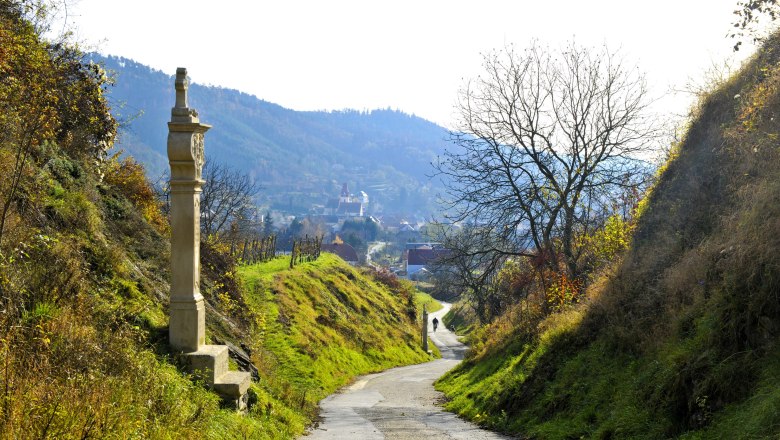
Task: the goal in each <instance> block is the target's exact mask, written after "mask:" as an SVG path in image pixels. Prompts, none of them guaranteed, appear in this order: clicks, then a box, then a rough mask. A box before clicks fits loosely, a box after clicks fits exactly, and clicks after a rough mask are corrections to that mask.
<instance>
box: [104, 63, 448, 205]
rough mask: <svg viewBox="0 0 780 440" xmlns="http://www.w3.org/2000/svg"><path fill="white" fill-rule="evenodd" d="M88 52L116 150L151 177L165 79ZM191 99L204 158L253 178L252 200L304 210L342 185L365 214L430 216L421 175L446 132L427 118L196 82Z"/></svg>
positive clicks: (166, 105)
mask: <svg viewBox="0 0 780 440" xmlns="http://www.w3.org/2000/svg"><path fill="white" fill-rule="evenodd" d="M90 57H91V58H92V59H93V60H95V61H96V62H100V63H102V64H104V65H105V68H106V69H108V70H109V71H110V72H112V74H113V75H114V76H115V82H114V85H113V87H111V88H109V95H108V96H109V100H110V102H111V104H112V107H114V109H115V111H117V112H119V113H120V114H121V116H120V119H124V120H125V121H126V123H125V124H123V126H122V128H121V129H120V140H119V142H118V146H119V148H122V149H124V150H125V151H126V152H127V153H129V154H130V155H132V156H133V157H135V158H137V159H138V160H140V161H141V162H142V163H143V164H144V165H145V166H146V167H147V168H148V169H149V170H150V173H151V175H152V176H158V175H160V174H161V173H162V172H163V171H165V170H166V169H167V159H166V151H165V145H166V143H165V140H166V136H167V126H166V123H167V121H168V118H169V112H170V107H171V106H172V105H173V92H172V89H171V86H170V85H171V84H172V77H171V76H170V75H166V74H165V73H163V72H160V71H157V70H154V69H151V68H149V67H147V66H144V65H142V64H140V63H137V62H135V61H132V60H129V59H126V58H121V57H115V56H108V57H102V56H100V55H97V54H92V55H90ZM175 67H176V66H171V69H173V68H175ZM193 74H194V75H195V77H194V79H195V80H197V72H193ZM190 102H191V104H192V106H193V107H194V108H197V109H198V111H199V112H200V116H201V120H202V121H205V122H206V123H208V124H211V125H213V126H214V129H212V130H211V131H210V132H209V133H208V136H207V142H206V148H207V150H208V151H207V154H208V156H209V158H210V160H213V161H217V162H220V163H223V164H226V165H229V166H231V167H234V168H238V169H241V170H242V171H245V172H247V173H249V174H250V176H251V177H252V178H254V179H256V180H257V181H258V182H259V183H260V184H262V186H263V189H264V190H263V191H262V195H261V200H260V203H261V204H269V205H270V206H271V207H273V208H275V209H279V210H283V211H287V212H293V213H307V212H308V211H309V209H310V208H311V205H312V204H314V203H318V204H324V203H325V202H326V201H327V199H328V197H335V196H336V195H338V194H339V191H340V189H341V185H342V183H344V182H347V183H348V184H349V187H350V189H351V190H352V191H353V192H357V191H366V192H367V193H368V194H369V196H370V197H371V202H372V207H371V209H373V210H381V209H385V210H387V211H391V212H409V213H414V212H416V211H420V212H421V213H431V212H433V209H434V205H433V198H434V196H435V194H436V189H435V188H434V187H435V186H436V183H435V182H434V181H431V179H429V178H428V177H427V175H429V174H431V172H432V169H431V166H430V164H431V162H432V161H434V160H435V158H436V156H437V155H438V154H440V153H441V152H442V151H443V149H444V146H445V144H446V139H447V137H448V135H447V131H446V130H445V129H444V128H442V127H440V126H437V125H436V124H433V123H431V122H428V121H426V120H424V119H421V118H418V117H416V116H411V115H407V114H404V113H402V112H399V111H394V110H372V111H369V112H362V111H355V110H345V111H334V112H322V111H319V112H314V111H310V112H300V111H294V110H289V109H286V108H284V107H281V106H279V105H277V104H273V103H270V102H267V101H263V100H261V99H258V98H256V97H254V96H251V95H248V94H246V93H242V92H239V91H236V90H230V89H224V88H220V87H211V86H202V85H199V84H197V83H194V84H193V85H192V86H191V87H190Z"/></svg>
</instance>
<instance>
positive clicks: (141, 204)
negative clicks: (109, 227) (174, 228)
mask: <svg viewBox="0 0 780 440" xmlns="http://www.w3.org/2000/svg"><path fill="white" fill-rule="evenodd" d="M104 182H106V183H107V184H109V185H113V186H115V187H116V188H117V189H118V190H119V192H120V193H121V194H122V195H124V196H125V197H127V198H128V199H130V200H131V201H132V202H133V205H134V206H135V207H136V209H138V211H139V212H140V213H141V215H142V216H143V217H144V219H145V220H146V221H147V222H149V224H151V225H152V226H154V228H155V229H157V231H158V232H160V233H161V234H165V233H167V232H168V230H169V228H170V225H169V224H168V219H167V218H166V217H165V216H164V215H163V213H162V211H161V203H160V201H159V200H158V199H157V195H156V194H155V192H154V190H153V189H152V187H151V185H150V184H149V182H148V181H147V180H146V171H145V170H144V167H143V165H141V164H140V163H138V162H136V161H135V160H134V159H133V158H131V157H127V158H125V159H123V160H119V153H117V154H115V155H114V156H112V157H111V158H110V159H109V160H108V162H107V164H106V169H105V176H104Z"/></svg>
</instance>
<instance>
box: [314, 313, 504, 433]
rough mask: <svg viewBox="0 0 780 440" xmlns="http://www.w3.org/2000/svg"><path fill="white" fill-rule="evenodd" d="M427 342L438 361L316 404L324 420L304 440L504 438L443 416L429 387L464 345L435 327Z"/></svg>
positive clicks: (382, 376)
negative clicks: (437, 353) (436, 352)
mask: <svg viewBox="0 0 780 440" xmlns="http://www.w3.org/2000/svg"><path fill="white" fill-rule="evenodd" d="M443 304H444V309H442V310H440V311H438V312H435V313H431V315H430V316H429V320H432V319H433V318H434V317H438V318H439V321H441V318H442V316H444V314H445V313H447V310H449V308H450V305H449V304H445V303H443ZM428 334H429V336H430V337H431V340H433V342H434V343H435V344H436V345H437V346H438V347H439V350H440V351H441V354H442V359H437V360H434V361H431V362H426V363H424V364H419V365H411V366H408V367H399V368H393V369H391V370H387V371H383V372H381V373H377V374H370V375H367V376H362V377H359V378H358V380H357V381H356V382H355V383H354V384H352V385H351V386H349V387H346V388H344V389H342V390H341V391H339V392H338V393H336V394H332V395H330V396H328V397H326V398H325V399H323V400H322V401H321V402H320V409H321V416H322V418H323V420H322V421H321V422H320V424H319V426H318V427H317V428H315V429H313V430H312V431H311V432H310V433H309V434H308V436H307V437H305V439H306V440H325V439H329V440H345V439H359V440H381V439H399V440H406V439H430V440H433V439H462V440H488V439H506V438H508V437H503V436H501V435H498V434H496V433H493V432H490V431H485V430H483V429H480V428H478V427H477V426H476V425H473V424H471V423H469V422H466V421H464V420H461V419H459V418H458V417H457V416H455V414H453V413H450V412H447V411H444V410H443V409H442V408H441V407H440V406H438V405H437V402H440V401H441V400H442V398H443V397H444V396H443V394H442V393H440V392H438V391H436V390H434V389H433V382H434V381H435V380H436V379H438V378H439V377H440V376H441V375H443V374H444V373H445V372H447V370H449V369H451V368H452V367H454V366H455V365H457V364H458V362H460V360H461V359H463V353H464V351H465V350H466V346H465V345H463V344H462V343H461V342H460V341H458V339H457V337H456V336H455V335H454V334H453V333H451V332H450V331H448V330H447V329H445V328H444V326H441V325H440V326H439V329H438V330H437V331H436V333H433V328H432V327H431V325H430V321H429V326H428Z"/></svg>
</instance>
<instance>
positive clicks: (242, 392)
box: [168, 68, 252, 411]
mask: <svg viewBox="0 0 780 440" xmlns="http://www.w3.org/2000/svg"><path fill="white" fill-rule="evenodd" d="M187 87H188V83H187V69H183V68H179V69H177V70H176V106H175V107H173V109H171V122H169V123H168V160H169V162H170V165H171V181H170V183H171V198H170V200H171V230H172V234H171V278H172V279H171V305H170V324H169V330H168V336H169V338H170V343H171V346H172V347H173V348H174V349H175V350H178V351H181V352H184V354H185V356H186V357H187V359H188V361H189V365H190V371H191V372H192V373H195V374H196V375H198V376H200V378H202V380H203V381H204V382H205V383H206V385H208V386H209V387H211V388H212V389H213V390H214V391H216V392H217V393H218V394H219V395H220V396H221V397H222V399H223V400H224V401H225V402H226V403H227V404H228V405H231V406H234V407H235V408H236V409H237V410H240V411H243V410H245V409H246V408H247V402H248V396H247V390H248V389H249V384H250V383H251V381H252V375H251V374H250V373H245V372H241V371H228V356H229V350H228V347H227V346H225V345H205V343H206V314H205V307H204V304H203V295H201V294H200V193H201V187H202V185H203V183H204V182H203V180H202V179H201V171H202V169H203V165H204V163H205V156H206V155H205V151H204V143H203V141H204V139H203V135H204V134H205V133H206V131H207V130H208V129H209V128H211V127H210V126H208V125H205V124H201V123H200V121H199V119H198V113H197V112H196V111H195V110H193V109H190V108H189V107H188V103H187V101H188V100H187Z"/></svg>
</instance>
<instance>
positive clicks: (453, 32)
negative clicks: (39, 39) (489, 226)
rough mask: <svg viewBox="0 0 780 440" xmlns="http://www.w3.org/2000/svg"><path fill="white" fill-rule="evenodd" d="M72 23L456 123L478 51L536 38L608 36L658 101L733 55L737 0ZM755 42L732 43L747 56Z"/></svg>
mask: <svg viewBox="0 0 780 440" xmlns="http://www.w3.org/2000/svg"><path fill="white" fill-rule="evenodd" d="M71 3H72V4H70V5H69V6H68V9H67V24H68V26H70V27H72V28H73V30H74V31H75V33H76V38H77V39H78V40H79V41H81V42H83V43H85V44H86V46H87V47H88V48H92V49H95V50H97V51H98V52H100V53H102V54H104V55H109V54H110V55H120V56H124V57H126V58H131V59H133V60H135V61H138V62H140V63H143V64H146V65H149V66H151V67H153V68H155V69H159V70H162V71H164V72H166V73H168V74H171V75H173V74H174V73H175V71H176V68H177V67H187V69H188V72H189V75H190V77H191V79H192V81H193V82H195V83H200V84H205V85H216V86H222V87H227V88H233V89H238V90H240V91H242V92H246V93H249V94H252V95H255V96H257V97H258V98H260V99H264V100H266V101H270V102H274V103H277V104H279V105H282V106H284V107H287V108H292V109H295V110H340V109H345V108H352V109H358V110H369V109H375V108H388V107H389V108H393V109H398V110H402V111H404V112H406V113H410V114H415V115H417V116H420V117H423V118H425V119H428V120H431V121H433V122H436V123H438V124H441V125H443V126H446V127H449V128H452V127H454V126H455V121H456V115H455V112H454V104H455V102H456V99H457V93H458V90H459V89H460V88H461V87H462V86H463V85H464V84H465V81H466V80H467V79H469V78H473V77H475V76H477V75H479V74H480V69H481V53H484V52H487V51H490V50H493V49H500V48H503V47H505V46H506V45H508V44H513V45H515V46H517V47H521V48H522V47H524V46H527V45H528V44H529V43H530V41H531V40H532V39H537V40H539V41H540V42H542V43H545V44H549V45H551V46H553V47H560V46H561V45H562V44H563V43H565V42H566V41H570V40H574V41H575V42H576V43H577V44H579V45H585V46H598V45H602V44H606V45H607V46H608V47H609V48H610V49H612V50H615V49H619V50H620V53H621V54H622V55H623V56H624V57H625V58H626V59H628V60H629V61H631V62H632V63H635V64H637V65H638V67H639V68H640V70H642V71H644V72H645V73H646V75H647V78H648V81H649V84H650V86H651V91H652V93H653V96H654V97H655V98H659V99H660V101H659V102H660V104H659V105H660V106H662V111H664V112H670V113H676V114H684V113H685V112H686V108H687V107H688V106H689V105H690V103H691V97H690V96H689V95H688V94H685V93H682V94H680V93H678V94H670V93H668V92H669V91H671V90H681V89H684V88H685V86H686V84H687V83H689V82H690V81H691V80H693V81H694V82H700V79H699V78H701V77H702V76H703V74H704V72H706V71H707V70H708V69H711V67H712V66H713V65H721V64H722V63H723V62H724V60H726V59H728V58H733V57H734V55H733V52H732V51H731V47H732V45H733V41H732V40H731V39H728V38H726V34H727V32H728V31H729V30H730V26H731V23H732V22H733V21H734V16H733V14H732V12H733V10H734V9H736V4H737V0H654V1H637V0H633V1H632V0H587V1H586V0H571V1H570V0H557V1H552V0H548V1H540V0H515V1H509V0H505V1H499V0H479V1H464V0H414V1H410V0H394V1H386V0H328V1H323V0H284V1H281V0H274V1H267V0H257V1H237V0H221V1H214V0H208V1H207V0H190V1H186V2H184V1H172V0H134V1H119V0H75V1H74V2H71ZM750 52H751V48H750V47H747V48H746V49H743V50H741V51H740V52H739V53H737V55H736V58H737V60H735V61H732V63H735V64H736V65H738V61H739V59H740V58H744V56H746V55H748V54H749V53H750Z"/></svg>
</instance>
